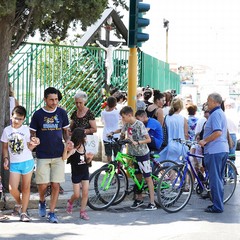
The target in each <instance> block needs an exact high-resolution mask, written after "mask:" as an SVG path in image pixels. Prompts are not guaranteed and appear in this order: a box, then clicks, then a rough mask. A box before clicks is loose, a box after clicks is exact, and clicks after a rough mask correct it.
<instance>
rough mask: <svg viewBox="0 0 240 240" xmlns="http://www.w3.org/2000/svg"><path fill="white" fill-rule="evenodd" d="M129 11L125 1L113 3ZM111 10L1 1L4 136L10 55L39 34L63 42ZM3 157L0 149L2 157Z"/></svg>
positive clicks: (78, 3)
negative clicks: (31, 37)
mask: <svg viewBox="0 0 240 240" xmlns="http://www.w3.org/2000/svg"><path fill="white" fill-rule="evenodd" d="M112 1H113V4H114V5H115V6H121V7H123V8H125V9H127V6H126V2H125V0H112ZM107 6H108V1H107V0H0V35H1V37H0V99H1V109H0V116H1V117H0V134H2V131H3V128H4V127H5V126H6V124H7V123H8V122H9V110H8V109H9V100H8V63H9V56H10V54H12V53H14V51H15V50H16V49H17V48H18V47H19V46H20V44H21V43H22V42H23V41H25V40H26V39H27V38H28V36H34V34H35V33H36V31H37V30H39V31H40V33H41V38H42V39H43V40H44V39H46V36H50V37H51V38H52V40H53V41H54V40H55V39H58V41H59V40H63V39H65V38H66V37H67V30H68V29H69V27H70V26H72V27H73V28H74V27H76V26H77V24H81V28H82V29H83V30H86V28H87V26H89V25H91V24H92V23H94V22H95V21H96V20H97V19H98V18H99V17H100V15H101V13H102V12H103V11H104V9H105V8H106V7H107ZM1 153H2V151H1V147H0V154H1Z"/></svg>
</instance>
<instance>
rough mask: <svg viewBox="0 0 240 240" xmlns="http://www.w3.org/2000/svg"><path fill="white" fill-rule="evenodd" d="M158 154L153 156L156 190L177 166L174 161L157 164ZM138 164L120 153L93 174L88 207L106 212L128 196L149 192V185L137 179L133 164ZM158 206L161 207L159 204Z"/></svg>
mask: <svg viewBox="0 0 240 240" xmlns="http://www.w3.org/2000/svg"><path fill="white" fill-rule="evenodd" d="M112 141H115V144H119V145H120V146H122V145H125V144H129V143H131V142H130V141H129V140H118V141H116V140H113V139H112ZM158 157H159V155H158V154H151V162H152V165H153V166H152V169H153V171H152V174H151V177H152V179H153V184H154V189H156V188H157V185H158V182H159V179H160V177H161V175H162V173H163V172H164V170H166V169H167V168H168V167H169V166H171V165H173V164H176V163H175V162H174V161H169V160H167V161H164V162H161V163H159V162H157V161H156V159H157V158H158ZM134 162H137V161H136V159H135V157H133V156H130V155H128V154H125V153H122V152H118V153H117V156H116V158H115V161H113V162H111V163H108V164H106V165H104V166H102V167H101V168H100V169H98V170H96V171H95V172H93V173H92V174H91V176H90V179H89V194H88V195H89V196H88V206H89V207H90V208H91V209H93V210H104V209H106V208H108V207H109V206H111V205H116V204H119V203H121V202H122V201H123V200H124V198H125V197H126V195H127V194H130V193H132V192H134V191H135V190H136V189H137V190H139V191H145V192H148V187H147V184H146V182H145V180H144V178H142V180H140V181H139V180H138V179H137V177H136V174H135V172H136V169H135V168H134V167H133V163H134ZM125 170H126V171H127V172H128V175H129V177H130V178H131V179H132V180H133V183H134V184H133V185H131V186H130V185H129V179H128V176H127V174H126V171H125ZM156 204H157V205H158V206H159V204H158V202H157V201H156Z"/></svg>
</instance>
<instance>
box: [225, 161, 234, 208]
mask: <svg viewBox="0 0 240 240" xmlns="http://www.w3.org/2000/svg"><path fill="white" fill-rule="evenodd" d="M223 182H224V195H223V203H226V202H227V201H229V199H230V198H231V197H232V195H233V193H234V192H235V189H236V185H237V169H236V167H235V165H234V164H233V163H232V162H231V160H227V163H226V166H225V170H224V176H223Z"/></svg>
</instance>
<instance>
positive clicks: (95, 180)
mask: <svg viewBox="0 0 240 240" xmlns="http://www.w3.org/2000/svg"><path fill="white" fill-rule="evenodd" d="M119 187H120V182H119V178H118V175H117V174H116V172H113V173H112V169H111V167H109V166H108V165H106V166H104V167H102V168H100V169H98V170H96V171H95V172H93V173H92V174H91V176H90V179H89V191H88V206H89V207H90V208H91V209H93V210H103V209H106V208H108V207H109V206H110V205H111V204H112V203H113V202H114V200H115V199H116V197H117V195H118V193H119Z"/></svg>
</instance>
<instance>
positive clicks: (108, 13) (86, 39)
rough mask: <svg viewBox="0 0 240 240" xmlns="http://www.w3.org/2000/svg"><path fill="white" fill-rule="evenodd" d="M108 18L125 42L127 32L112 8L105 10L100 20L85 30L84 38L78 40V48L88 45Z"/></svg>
mask: <svg viewBox="0 0 240 240" xmlns="http://www.w3.org/2000/svg"><path fill="white" fill-rule="evenodd" d="M110 16H111V17H112V19H113V22H114V24H115V26H116V28H117V30H118V31H119V32H120V34H121V35H122V37H123V39H124V40H125V41H126V42H127V38H128V30H127V28H126V26H125V25H124V23H123V21H122V20H121V18H120V17H119V16H118V14H117V12H116V11H115V10H114V9H113V8H107V9H106V10H105V11H104V12H103V14H102V16H101V18H99V19H98V20H97V21H96V22H95V23H94V24H92V25H91V26H90V28H89V29H88V30H87V32H86V33H85V34H84V36H83V37H82V38H81V39H80V40H79V42H78V45H79V46H80V47H84V46H86V45H87V44H88V43H90V42H91V40H92V39H93V37H94V36H95V34H96V33H97V32H98V31H99V29H100V28H101V27H102V25H103V24H104V23H105V22H106V21H107V19H108V18H109V17H110Z"/></svg>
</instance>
